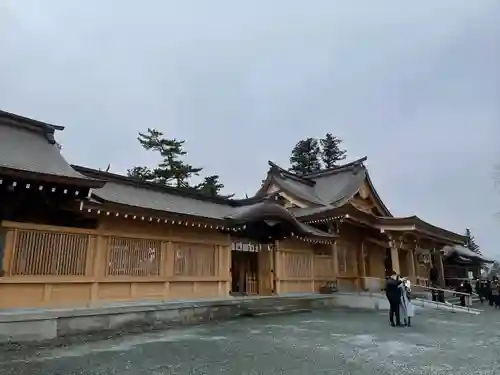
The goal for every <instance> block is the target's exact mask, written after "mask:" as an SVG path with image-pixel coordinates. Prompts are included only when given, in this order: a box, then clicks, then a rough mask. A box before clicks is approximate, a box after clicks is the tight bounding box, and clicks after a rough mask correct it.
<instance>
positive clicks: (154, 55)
mask: <svg viewBox="0 0 500 375" xmlns="http://www.w3.org/2000/svg"><path fill="white" fill-rule="evenodd" d="M146 4H147V5H146ZM499 19H500V1H499V0H439V1H435V0H422V1H400V0H394V1H391V0H378V1H373V0H364V1H363V0H350V1H340V0H324V1H322V0H315V1H307V2H306V1H298V0H273V1H259V0H257V1H251V2H250V1H235V0H225V1H224V0H211V1H202V0H198V1H194V0H182V1H181V0H177V1H171V0H149V1H144V2H139V1H131V0H130V1H129V0H120V1H102V0H86V1H67V0H45V1H43V2H42V1H35V0H33V1H28V0H3V1H1V2H0V108H2V109H4V110H7V111H11V112H15V113H18V114H21V115H24V116H28V117H33V118H36V119H39V120H42V121H46V122H51V123H55V124H59V125H64V126H66V130H65V131H64V133H63V134H61V135H60V136H59V140H60V141H61V143H62V144H63V147H64V150H63V151H64V154H65V156H66V158H67V159H68V160H69V161H71V162H72V163H76V164H83V165H86V166H91V167H96V168H99V167H100V168H105V167H106V166H107V165H108V164H109V163H110V164H111V166H112V167H111V168H112V171H113V172H117V173H122V172H124V171H125V170H126V169H127V168H129V167H131V166H133V165H139V164H149V165H153V164H154V163H155V161H156V160H155V158H154V156H152V155H149V154H148V153H147V152H145V151H142V150H141V148H140V146H139V144H138V143H137V140H136V135H137V132H138V131H141V130H145V129H146V128H147V127H154V128H157V129H160V130H162V131H163V132H164V133H165V134H166V135H167V136H169V137H177V138H178V139H185V140H186V147H187V150H188V152H189V156H188V161H189V162H191V163H192V164H195V165H200V166H203V167H205V170H206V173H207V174H219V175H220V176H221V178H222V180H223V182H224V184H225V185H226V187H227V188H226V190H227V192H234V193H236V194H237V195H239V196H244V194H245V193H248V194H249V195H251V194H253V193H254V192H255V191H256V190H257V188H258V187H259V184H260V181H261V180H262V179H263V178H264V177H265V173H266V171H267V161H268V160H269V159H271V160H273V161H275V162H276V163H279V164H281V165H283V166H287V162H288V157H289V151H290V149H291V148H292V147H293V145H294V144H295V142H296V141H297V140H299V139H301V138H303V137H307V136H314V137H315V136H318V137H319V136H322V135H323V134H324V133H326V132H332V133H333V134H335V135H337V136H339V137H341V138H342V139H343V140H344V143H345V146H346V147H347V148H348V151H349V158H350V159H355V158H358V157H361V156H365V155H366V156H368V162H367V166H368V168H369V170H370V174H371V176H372V179H373V181H374V184H375V186H376V188H377V190H378V192H379V194H380V195H381V197H382V199H384V201H385V203H386V204H387V206H388V207H389V208H390V209H391V210H392V211H393V213H394V214H395V215H411V214H417V215H419V216H420V217H422V218H423V219H424V220H427V221H429V222H431V223H433V224H435V225H439V226H443V227H446V228H448V229H451V230H455V231H458V232H462V231H463V230H464V229H465V228H466V227H470V228H471V229H472V230H473V233H474V234H475V235H476V238H477V241H478V242H479V244H480V245H482V248H483V251H484V252H485V253H486V254H490V255H494V254H495V255H499V256H500V230H499V229H500V218H498V217H495V212H497V211H500V191H498V190H495V186H494V182H493V176H494V166H495V164H496V163H498V162H500V151H499V144H500V22H498V20H499Z"/></svg>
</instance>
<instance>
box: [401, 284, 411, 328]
mask: <svg viewBox="0 0 500 375" xmlns="http://www.w3.org/2000/svg"><path fill="white" fill-rule="evenodd" d="M399 288H400V289H401V302H400V304H399V307H400V311H401V312H400V315H401V317H402V318H403V322H404V325H405V326H408V327H410V326H411V318H413V316H414V315H415V312H414V309H413V304H412V303H411V297H410V292H411V283H410V280H408V279H407V278H406V277H405V278H403V279H402V283H401V284H400V285H399Z"/></svg>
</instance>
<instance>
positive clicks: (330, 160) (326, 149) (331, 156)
mask: <svg viewBox="0 0 500 375" xmlns="http://www.w3.org/2000/svg"><path fill="white" fill-rule="evenodd" d="M320 143H321V160H322V161H323V166H324V168H332V167H335V166H337V165H338V162H339V161H342V160H345V158H346V157H347V150H345V149H341V148H340V145H341V143H342V140H341V139H339V138H337V137H335V136H334V135H332V133H326V134H325V137H324V138H322V139H321V140H320Z"/></svg>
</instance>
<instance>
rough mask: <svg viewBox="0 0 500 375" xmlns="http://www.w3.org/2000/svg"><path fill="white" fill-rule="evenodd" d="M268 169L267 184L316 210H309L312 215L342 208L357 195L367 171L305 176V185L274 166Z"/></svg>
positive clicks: (350, 168)
mask: <svg viewBox="0 0 500 375" xmlns="http://www.w3.org/2000/svg"><path fill="white" fill-rule="evenodd" d="M271 166H272V168H271V171H270V177H269V178H268V184H272V183H274V184H276V185H277V186H278V187H279V188H281V189H282V190H283V191H284V192H287V193H289V194H290V195H293V196H295V197H296V198H298V199H299V200H302V201H306V202H309V203H312V204H313V206H314V205H316V206H319V207H313V208H308V209H307V210H309V211H311V210H312V211H311V213H312V212H314V211H315V210H320V211H323V210H324V209H331V208H335V207H339V206H342V205H343V204H345V203H346V202H347V201H348V200H349V199H351V198H352V197H353V196H354V195H355V194H356V193H357V192H358V191H359V189H360V188H361V186H362V184H363V182H364V181H365V179H366V169H365V168H364V166H363V165H362V164H361V163H359V164H352V163H351V164H349V165H347V166H346V167H338V168H335V169H332V170H329V171H327V172H321V173H317V174H314V175H309V176H304V177H303V178H302V179H303V180H304V181H301V179H297V178H295V176H293V175H292V174H290V173H289V172H287V171H284V170H283V169H280V168H279V167H278V168H277V166H276V165H275V164H272V163H271ZM262 192H263V191H261V193H262ZM304 212H305V211H304Z"/></svg>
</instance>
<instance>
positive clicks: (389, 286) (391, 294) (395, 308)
mask: <svg viewBox="0 0 500 375" xmlns="http://www.w3.org/2000/svg"><path fill="white" fill-rule="evenodd" d="M400 284H401V280H399V278H398V275H397V274H396V272H393V273H392V276H391V277H389V278H388V279H387V280H386V282H385V295H386V297H387V300H388V301H389V306H390V310H389V320H390V322H391V326H393V327H394V326H401V318H400V316H399V304H400V303H401V289H400V288H399V285H400ZM394 315H396V324H394Z"/></svg>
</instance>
